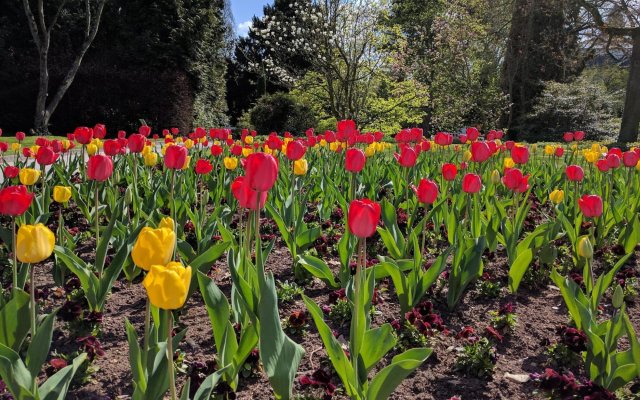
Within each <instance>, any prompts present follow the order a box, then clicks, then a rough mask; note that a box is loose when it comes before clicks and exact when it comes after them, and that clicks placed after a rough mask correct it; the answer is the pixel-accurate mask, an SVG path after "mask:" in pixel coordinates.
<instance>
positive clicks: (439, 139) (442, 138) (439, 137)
mask: <svg viewBox="0 0 640 400" xmlns="http://www.w3.org/2000/svg"><path fill="white" fill-rule="evenodd" d="M433 141H434V142H436V144H439V145H440V146H449V145H450V144H451V143H453V136H452V135H450V134H448V133H444V132H438V133H436V136H435V137H434V138H433Z"/></svg>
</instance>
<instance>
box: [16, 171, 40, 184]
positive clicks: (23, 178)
mask: <svg viewBox="0 0 640 400" xmlns="http://www.w3.org/2000/svg"><path fill="white" fill-rule="evenodd" d="M19 177H20V183H22V184H23V185H25V186H31V185H33V184H35V183H36V182H37V181H38V179H39V178H40V171H38V170H37V169H33V168H22V169H21V170H20V173H19Z"/></svg>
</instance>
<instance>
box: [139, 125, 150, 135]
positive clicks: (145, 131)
mask: <svg viewBox="0 0 640 400" xmlns="http://www.w3.org/2000/svg"><path fill="white" fill-rule="evenodd" d="M138 133H139V134H141V135H142V136H144V137H147V136H149V135H150V134H151V127H150V126H148V125H142V126H141V127H140V128H138Z"/></svg>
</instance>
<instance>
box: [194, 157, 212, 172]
mask: <svg viewBox="0 0 640 400" xmlns="http://www.w3.org/2000/svg"><path fill="white" fill-rule="evenodd" d="M211 171H213V165H212V164H211V161H209V160H203V159H200V160H198V162H196V174H199V175H206V174H208V173H209V172H211Z"/></svg>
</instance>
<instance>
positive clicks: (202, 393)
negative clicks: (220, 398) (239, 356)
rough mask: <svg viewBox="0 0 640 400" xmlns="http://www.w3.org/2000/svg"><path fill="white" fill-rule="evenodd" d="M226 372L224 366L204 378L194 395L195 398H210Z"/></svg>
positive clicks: (200, 399) (205, 399) (198, 399)
mask: <svg viewBox="0 0 640 400" xmlns="http://www.w3.org/2000/svg"><path fill="white" fill-rule="evenodd" d="M225 372H226V370H225V368H222V369H220V370H218V371H216V372H214V373H213V374H211V375H209V376H207V377H206V378H204V381H202V384H201V385H200V387H199V388H198V391H197V392H196V394H195V395H194V396H193V400H209V399H210V398H211V396H212V394H213V390H214V389H215V388H216V386H217V385H218V382H219V381H220V377H221V376H222V375H223V374H224V373H225Z"/></svg>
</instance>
